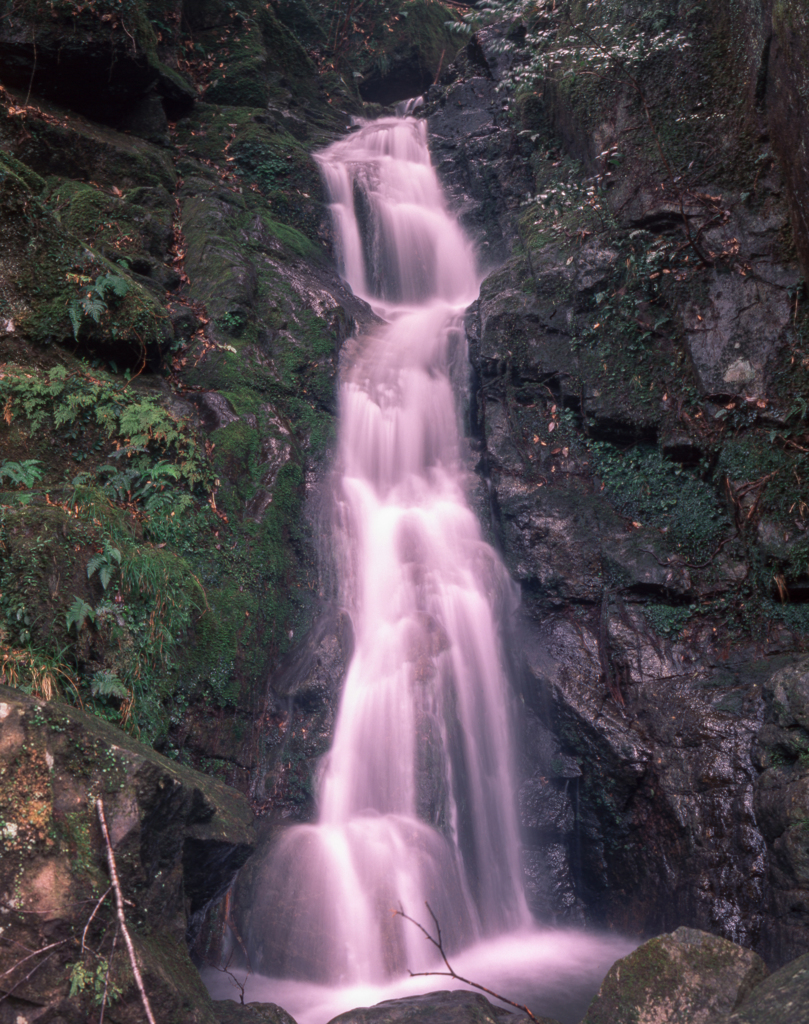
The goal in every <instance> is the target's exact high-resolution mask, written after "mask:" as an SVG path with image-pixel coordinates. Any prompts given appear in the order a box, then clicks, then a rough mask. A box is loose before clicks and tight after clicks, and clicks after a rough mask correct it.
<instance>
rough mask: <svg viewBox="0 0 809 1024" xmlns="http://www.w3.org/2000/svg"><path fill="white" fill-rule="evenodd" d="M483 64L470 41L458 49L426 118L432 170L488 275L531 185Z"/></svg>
mask: <svg viewBox="0 0 809 1024" xmlns="http://www.w3.org/2000/svg"><path fill="white" fill-rule="evenodd" d="M483 37H484V39H487V38H489V37H488V35H487V34H486V33H484V34H483ZM488 56H489V58H490V60H487V57H486V56H485V55H484V52H483V50H482V49H481V45H480V43H479V42H478V41H477V40H475V41H474V42H472V43H470V44H469V45H468V46H467V47H465V48H463V49H462V50H461V51H460V52H459V54H458V55H457V57H456V58H455V62H454V63H453V64H451V65H449V67H448V68H447V69H446V70H445V72H444V75H443V76H442V82H446V83H448V84H447V85H445V86H444V87H443V88H442V87H440V86H433V87H432V88H431V89H430V90H429V92H428V94H427V111H428V115H429V121H428V124H429V132H430V139H431V148H432V152H433V163H434V164H435V167H436V170H437V172H438V175H439V177H440V179H441V182H442V184H443V186H444V188H445V189H446V190H447V193H448V197H449V200H450V203H451V204H452V206H453V208H454V209H455V210H457V212H458V214H459V217H460V220H461V223H462V224H463V225H464V227H465V228H466V230H467V231H468V232H469V234H470V235H471V236H472V237H473V238H474V239H475V240H476V241H477V243H478V247H479V251H480V258H481V262H482V263H483V264H484V265H485V266H489V267H492V266H495V265H496V264H497V263H498V262H500V261H501V260H502V259H503V258H504V257H505V255H506V254H507V253H508V252H509V250H510V247H511V241H512V238H513V234H514V220H515V214H516V211H517V210H518V209H519V204H520V202H521V201H522V200H523V199H524V198H525V195H526V193H527V192H529V191H530V188H531V177H530V170H529V166H528V162H527V156H528V150H527V148H526V146H525V144H524V143H523V142H522V140H520V139H519V138H518V137H517V136H516V135H515V133H514V132H513V131H510V130H509V112H508V111H509V104H508V100H507V98H506V97H505V94H502V93H498V91H497V83H498V79H499V77H500V76H499V73H498V68H497V64H496V62H495V60H494V57H493V55H492V53H491V52H490V51H489V53H488Z"/></svg>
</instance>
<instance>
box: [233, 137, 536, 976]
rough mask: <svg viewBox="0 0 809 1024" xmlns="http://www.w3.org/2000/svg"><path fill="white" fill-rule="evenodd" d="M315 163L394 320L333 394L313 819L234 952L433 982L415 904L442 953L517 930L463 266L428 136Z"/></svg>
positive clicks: (469, 262)
mask: <svg viewBox="0 0 809 1024" xmlns="http://www.w3.org/2000/svg"><path fill="white" fill-rule="evenodd" d="M317 159H318V160H319V163H320V166H321V168H322V172H323V177H324V180H325V182H326V186H327V189H328V192H329V196H330V199H331V212H332V216H333V220H334V225H335V229H336V235H337V244H338V251H339V260H340V268H341V273H342V274H343V276H344V277H345V279H346V280H347V281H348V283H349V284H350V285H351V287H352V289H353V290H354V292H355V294H357V295H358V296H361V297H362V298H365V299H366V300H367V301H368V302H369V303H370V304H371V305H372V307H373V308H374V310H375V311H376V312H377V313H378V314H379V315H380V316H381V317H382V318H384V319H385V320H386V321H387V323H386V324H385V325H384V326H383V327H381V328H379V329H378V330H376V331H375V332H374V333H373V334H371V335H370V336H368V337H363V338H358V339H355V340H354V341H353V342H352V350H353V351H352V355H351V358H350V361H349V362H350V365H349V366H348V367H347V368H346V369H345V371H344V373H343V377H342V385H341V397H340V435H339V436H340V443H339V462H338V466H337V472H338V476H339V486H338V494H337V502H336V508H337V514H336V517H335V518H336V522H335V526H334V549H335V553H336V556H337V560H338V564H339V565H340V566H341V572H342V577H343V578H342V582H341V587H342V594H341V599H342V602H343V603H344V606H345V607H346V608H347V609H348V610H349V612H350V615H351V618H352V620H353V624H354V631H355V640H356V645H355V653H354V656H353V660H352V661H351V664H350V667H349V669H348V673H347V677H346V680H345V685H344V690H343V694H342V698H341V704H340V709H339V713H338V717H337V721H336V725H335V733H334V742H333V746H332V749H331V751H330V753H329V755H328V759H327V763H326V764H325V766H324V769H323V773H322V776H321V779H320V784H319V792H318V807H319V817H318V821H317V822H316V823H315V824H311V825H303V826H295V827H292V828H290V829H288V830H287V831H286V832H285V833H284V834H283V835H282V836H281V838H280V839H279V840H278V842H277V844H276V846H275V848H274V852H273V854H272V855H271V857H270V859H269V861H268V862H267V864H266V866H265V868H264V870H262V872H261V876H260V880H259V883H258V884H259V885H260V887H261V892H260V896H257V898H258V899H260V901H261V903H262V905H265V906H266V907H267V913H266V914H262V915H261V918H262V919H261V920H260V921H258V922H257V921H256V918H257V917H258V916H259V915H256V914H253V915H252V918H251V922H252V923H251V926H250V931H249V933H248V934H247V935H246V936H245V938H246V940H247V945H248V948H249V950H250V955H251V961H252V964H253V967H254V969H258V970H260V971H261V972H263V973H266V974H272V975H273V976H275V977H287V978H298V979H301V980H307V981H317V982H322V983H325V984H329V985H335V984H340V985H346V984H352V983H357V982H364V981H381V980H384V979H385V978H386V977H388V976H390V975H392V974H396V973H404V971H405V969H406V968H411V969H418V968H419V967H420V966H422V967H423V966H425V965H426V963H427V961H426V959H425V958H426V955H427V952H428V949H429V947H427V946H426V944H425V942H424V939H423V937H422V936H421V935H420V934H419V933H418V931H417V930H416V929H415V928H413V926H412V925H410V924H407V923H406V922H404V921H402V919H401V918H396V917H394V916H393V914H392V911H393V910H394V909H396V908H397V907H400V906H402V907H404V909H405V910H406V911H407V912H408V913H410V914H412V915H413V916H414V917H417V918H419V919H426V910H425V901H427V902H429V904H430V906H431V908H432V909H433V911H434V912H435V914H436V917H437V918H438V920H439V922H440V924H441V928H442V932H443V937H444V941H445V945H446V947H447V949H448V950H457V949H459V948H461V947H463V946H466V945H469V944H471V943H473V942H474V941H477V940H479V939H481V938H485V937H489V936H493V935H497V934H499V933H502V932H505V931H511V930H514V929H516V928H519V927H524V926H526V925H527V924H528V923H529V921H530V915H529V913H528V910H527V908H526V904H525V901H524V898H523V894H522V882H521V870H520V843H519V835H518V826H517V820H516V813H515V808H514V783H513V779H512V774H511V756H512V744H511V739H510V729H509V713H508V705H509V695H508V683H507V680H506V678H505V675H504V671H503V657H502V651H501V649H500V641H499V639H498V630H497V621H498V618H499V617H500V616H502V615H504V614H509V613H513V611H514V610H515V609H516V605H517V591H516V588H515V586H514V584H513V583H512V582H511V580H510V579H509V578H508V575H507V573H506V571H505V569H504V568H503V566H502V564H501V563H500V561H499V559H498V558H497V556H496V554H495V553H494V551H493V550H492V549H491V547H489V545H487V544H486V543H485V542H484V540H483V538H482V536H481V531H480V527H479V525H478V522H477V520H476V518H475V516H474V514H473V513H472V511H471V510H470V508H469V507H468V505H467V502H466V500H465V494H464V483H465V472H464V468H463V464H462V460H461V457H460V439H459V431H458V419H459V417H458V413H457V411H456V409H455V403H454V396H453V390H452V387H451V383H450V376H451V369H452V365H453V361H455V362H457V361H458V360H461V359H464V358H465V354H466V353H465V347H464V333H463V327H462V314H463V310H464V309H465V307H466V306H468V305H469V303H471V302H472V301H473V300H474V299H475V297H476V295H477V292H478V288H479V284H480V279H479V277H478V274H477V271H476V267H475V260H474V254H473V251H472V247H471V245H470V243H469V241H468V240H467V239H466V238H465V237H464V235H463V233H462V231H461V229H460V227H459V225H458V224H457V222H456V220H455V218H454V217H452V216H451V215H450V214H449V212H448V211H447V209H446V206H445V202H444V198H443V194H442V191H441V187H440V185H439V183H438V180H437V177H436V174H435V171H434V170H433V168H432V166H431V164H430V158H429V151H428V148H427V138H426V125H425V123H424V122H423V121H417V120H415V119H413V118H411V117H405V118H383V119H381V120H378V121H375V122H372V123H366V124H364V125H362V126H361V127H360V129H359V130H358V131H355V132H354V133H353V134H352V135H350V136H348V137H347V138H345V139H342V140H340V141H338V142H335V143H334V144H333V145H331V146H330V147H329V148H328V149H326V150H325V151H323V152H322V153H320V154H319V155H318V158H317ZM425 923H429V922H427V921H426V920H425Z"/></svg>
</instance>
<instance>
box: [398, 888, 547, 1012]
mask: <svg viewBox="0 0 809 1024" xmlns="http://www.w3.org/2000/svg"><path fill="white" fill-rule="evenodd" d="M424 906H425V907H426V908H427V910H428V911H429V914H430V917H431V918H432V919H433V924H434V925H435V932H436V935H437V936H438V938H437V939H436V938H433V936H432V935H430V933H429V932H428V931H427V929H426V928H425V927H424V925H422V924H419V922H418V921H417V920H416V919H415V918H413V917H410V916H409V915H408V914H406V913H405V912H404V908H403V907H402V905H401V903H400V904H399V909H398V910H394V912H393V914H394V916H395V917H403V918H404V919H405V921H409V922H410V923H411V924H414V925H415V926H416V927H417V928H418V930H419V931H420V932H421V933H422V934H423V935H424V937H425V938H426V939H427V941H428V942H431V943H432V944H433V945H434V946H435V948H436V949H437V950H438V952H439V953H440V954H441V959H442V960H443V961H444V964H445V965H446V968H447V969H446V970H445V971H411V970H408V972H407V973H408V974H409V975H410V977H411V978H433V977H438V978H454V979H455V980H456V981H460V982H462V984H464V985H471V986H472V988H476V989H479V990H480V991H481V992H485V993H486V994H487V995H489V996H492V998H493V999H499V1000H500V1002H501V1003H507V1004H508V1005H509V1006H514V1007H516V1008H517V1009H518V1010H523V1011H524V1012H525V1013H527V1014H528V1016H529V1017H530V1018H531V1020H533V1021H536V1022H537V1024H540V1021H539V1018H538V1017H536V1016H535V1015H534V1014H533V1013H531V1011H530V1010H529V1009H528V1007H527V1006H525V1005H524V1004H523V1003H515V1002H514V1000H513V999H506V997H505V996H501V995H500V994H499V992H493V991H492V990H491V989H490V988H486V986H485V985H479V984H478V983H477V982H476V981H470V980H469V978H462V977H461V975H460V974H458V973H457V972H456V971H455V970H454V968H453V967H452V964H451V963H450V962H449V960H448V959H447V954H446V953H445V952H444V943H443V940H442V938H441V926H440V925H439V923H438V918H437V917H436V916H435V914H434V913H433V908H432V907H431V906H430V904H429V903H427V902H426V901H425V903H424Z"/></svg>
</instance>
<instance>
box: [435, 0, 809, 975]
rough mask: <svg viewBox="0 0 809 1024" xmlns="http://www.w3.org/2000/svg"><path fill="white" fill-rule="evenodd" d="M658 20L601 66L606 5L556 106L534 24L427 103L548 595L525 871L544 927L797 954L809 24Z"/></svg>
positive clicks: (528, 565) (479, 340) (476, 419)
mask: <svg viewBox="0 0 809 1024" xmlns="http://www.w3.org/2000/svg"><path fill="white" fill-rule="evenodd" d="M579 6H580V7H582V5H579ZM607 6H609V5H607ZM616 10H617V9H616ZM609 11H610V12H612V8H611V7H610V8H609ZM655 11H658V9H657V8H655ZM568 13H569V12H568ZM602 13H604V12H602ZM624 13H625V12H624ZM658 13H659V14H660V16H661V18H662V19H663V20H662V21H661V24H660V26H658V30H659V28H660V27H667V29H668V31H670V32H674V31H683V32H685V31H686V30H687V32H688V33H689V35H688V38H689V40H690V43H689V44H688V46H687V48H686V49H678V50H677V51H676V52H675V51H663V52H661V53H658V54H656V55H655V57H654V59H650V60H648V61H647V62H646V63H643V62H641V63H640V65H639V66H638V67H634V66H633V69H632V71H631V73H630V71H629V70H628V69H627V68H626V66H625V65H621V64H620V63H619V59H618V58H615V59H610V58H605V60H603V61H602V62H601V64H600V65H599V73H598V74H597V75H593V74H592V72H591V74H590V77H589V78H588V77H586V76H582V75H575V74H573V73H572V71H573V69H574V61H575V60H576V59H581V58H580V55H581V53H582V52H583V49H582V47H583V44H582V38H583V36H582V34H581V30H574V28H573V27H572V26H573V25H574V24H575V23H576V19H577V18H578V19H585V21H586V17H587V11H586V10H585V9H584V8H583V7H582V9H581V10H578V12H577V14H576V17H574V18H568V20H567V21H566V20H565V17H564V16H563V15H560V16H559V17H558V18H557V21H556V22H553V23H552V27H553V29H554V32H555V35H554V36H552V37H551V38H552V40H555V45H556V46H557V50H558V51H559V56H558V59H557V60H556V62H555V63H548V64H547V65H546V67H550V68H551V69H552V70H550V71H547V72H546V74H545V78H544V81H542V82H541V83H540V86H538V87H537V88H536V89H535V90H534V91H533V92H532V93H529V94H523V95H522V96H519V97H518V98H517V99H516V100H515V98H514V94H513V93H512V92H510V91H509V89H508V88H507V87H506V88H504V86H507V85H508V80H509V77H510V76H511V77H512V78H513V77H514V75H515V73H519V71H520V68H521V67H524V66H526V65H527V64H528V63H529V62H530V60H531V59H532V51H531V48H530V42H531V38H532V37H531V35H530V32H531V31H532V28H534V29H535V27H536V26H533V27H532V25H531V23H530V22H527V23H526V26H527V28H528V30H529V35H528V41H527V42H523V36H524V35H525V31H524V30H523V33H522V36H521V35H520V33H519V32H515V30H514V27H513V26H511V27H509V26H494V27H489V28H486V29H483V30H481V31H479V32H478V34H477V35H476V36H475V37H473V39H472V40H471V42H470V43H469V45H468V46H467V47H466V49H465V50H464V51H462V52H461V53H460V54H459V55H458V57H457V58H456V61H455V63H454V64H453V66H452V67H451V68H449V69H447V70H446V72H445V74H444V76H443V78H442V84H441V85H440V86H436V87H434V88H433V89H431V91H430V95H429V102H428V116H429V124H430V132H431V137H432V140H433V149H434V153H435V160H436V164H437V166H438V167H439V170H440V172H441V174H442V176H443V178H444V180H445V182H446V185H447V188H448V190H449V192H450V195H451V198H452V202H453V203H454V205H455V208H456V209H457V210H458V211H459V214H460V216H461V218H462V219H463V220H464V221H465V223H466V224H467V226H468V227H469V229H470V230H471V231H472V232H473V233H475V234H476V236H477V237H478V239H479V241H480V245H481V251H482V253H483V254H484V255H483V260H484V262H488V264H489V266H493V267H494V269H493V271H492V272H491V273H490V275H489V276H488V278H487V279H486V281H485V282H484V284H483V287H482V290H481V296H480V300H479V302H478V303H477V304H476V306H475V307H473V308H472V309H471V310H470V312H469V318H468V335H469V345H470V356H471V361H472V367H473V378H472V394H471V405H470V409H469V435H470V451H471V453H472V458H473V462H474V461H476V462H477V469H478V472H479V473H480V474H481V476H482V478H483V479H484V481H485V484H486V489H485V492H481V494H482V497H481V499H480V513H481V516H482V518H483V520H484V522H485V523H486V524H487V526H488V529H489V531H490V536H491V539H492V542H493V543H494V544H495V545H496V546H497V547H498V548H499V549H500V550H501V552H502V554H503V557H504V558H505V561H506V564H507V565H508V567H509V569H510V570H511V572H512V574H513V576H514V577H515V579H517V580H518V581H519V582H520V584H521V587H522V593H523V622H522V624H521V625H520V626H519V627H518V628H517V630H516V635H515V642H514V644H512V646H515V647H516V648H518V649H520V650H521V651H522V658H521V662H520V664H519V665H517V666H515V675H517V676H519V678H520V680H521V682H520V704H521V708H520V715H519V719H520V721H521V722H522V723H523V726H522V728H523V744H522V750H523V766H522V778H523V781H522V784H521V789H520V803H521V814H522V821H523V826H524V830H525V839H526V854H525V867H526V878H527V885H528V891H529V894H530V896H531V898H532V901H533V906H534V909H535V911H536V912H537V913H539V914H540V916H545V917H554V918H557V919H558V918H559V917H562V918H563V919H564V918H566V919H571V920H583V919H586V920H589V921H592V922H598V923H600V924H606V925H610V926H613V927H619V928H622V929H626V930H628V931H630V932H635V933H639V934H653V933H655V932H658V931H661V930H664V929H669V928H673V927H676V926H677V925H682V924H686V925H690V926H697V927H701V928H704V929H706V930H710V931H714V932H718V933H719V934H722V935H724V936H726V937H727V938H731V939H733V940H735V941H737V942H741V943H743V944H744V945H748V946H753V947H754V948H757V949H758V950H759V951H760V952H761V953H762V954H763V955H764V956H765V957H766V958H768V959H770V960H771V961H776V962H783V961H785V960H787V959H789V958H791V957H793V956H795V955H797V954H798V953H799V952H802V951H803V950H805V949H806V946H807V940H809V931H807V929H808V928H809V916H807V891H806V888H805V887H806V884H807V878H806V874H805V859H806V850H807V847H806V841H807V836H806V835H805V834H804V831H801V830H802V829H804V827H805V826H804V825H803V824H802V823H803V822H804V820H805V815H806V803H805V799H804V797H803V796H802V795H801V794H802V793H803V789H802V787H803V786H804V783H805V779H806V777H807V770H808V769H809V763H807V755H806V746H805V744H806V741H807V739H809V736H807V733H806V732H805V730H804V729H803V726H801V725H800V724H799V722H798V719H797V718H796V717H795V713H794V712H792V711H790V710H784V712H783V715H784V717H783V724H780V725H778V726H776V725H775V724H774V722H776V721H779V722H780V721H781V720H779V719H777V715H778V714H779V711H778V710H774V708H775V707H776V703H774V701H775V702H777V706H778V707H779V708H780V707H781V705H782V703H783V702H782V701H778V699H777V698H774V697H773V694H774V693H775V692H780V690H779V687H781V686H783V685H786V684H784V683H781V682H779V680H781V679H787V678H788V679H789V680H790V682H789V685H790V686H792V687H795V688H797V692H802V687H803V686H804V685H805V684H804V683H803V682H802V680H803V679H804V678H805V677H804V675H803V674H802V673H803V672H804V671H805V669H804V668H803V667H802V666H803V665H804V663H803V662H802V661H801V660H800V658H801V652H802V651H803V650H804V644H805V636H806V627H805V624H804V610H805V605H804V603H803V602H804V592H805V591H804V587H805V580H806V571H807V570H806V558H805V557H804V555H803V551H804V550H805V541H803V539H802V537H803V533H804V530H805V526H806V524H805V522H804V509H805V508H806V507H807V506H806V504H805V496H804V477H803V473H804V470H803V460H804V458H805V456H804V453H803V440H802V439H799V438H798V434H802V432H803V430H804V426H803V423H804V420H803V413H802V412H798V411H797V409H796V407H795V403H796V402H798V404H800V403H801V401H802V398H801V397H800V395H801V393H802V388H804V386H805V385H804V377H803V373H804V370H803V360H805V358H806V357H805V355H804V346H805V344H806V333H805V331H806V326H805V324H806V319H805V318H806V312H805V310H806V306H805V293H804V291H803V286H802V284H801V269H802V267H805V257H804V256H803V255H802V254H803V252H804V248H805V245H806V237H807V235H806V230H805V227H804V226H803V225H802V222H801V217H802V210H803V207H804V205H805V200H806V196H805V191H804V186H803V185H801V183H800V182H799V181H798V176H797V175H796V172H795V170H794V164H795V162H796V157H795V153H796V151H797V149H799V148H800V142H799V141H798V139H799V136H797V135H796V136H794V139H793V142H792V143H791V144H788V143H786V141H785V134H784V128H783V126H784V123H785V119H786V118H787V117H789V118H791V119H792V120H791V122H790V123H791V124H793V125H797V124H798V123H799V120H800V117H801V116H802V107H801V106H800V105H799V104H798V102H797V100H796V98H795V97H796V96H797V94H798V92H799V91H800V89H801V88H802V89H804V90H805V87H806V86H805V82H806V77H805V67H803V69H801V68H800V67H799V66H798V63H796V60H797V59H798V58H797V56H796V55H797V54H799V53H800V52H802V50H801V47H803V48H805V47H806V45H807V40H808V39H809V37H808V36H807V34H806V32H805V29H806V25H805V23H804V16H803V15H802V14H801V13H800V12H798V11H797V8H796V9H795V10H791V11H790V13H789V15H787V12H786V10H779V11H778V12H776V13H775V14H773V12H772V11H771V10H770V9H769V8H768V7H767V5H766V4H765V5H762V6H761V7H759V5H757V4H749V5H746V7H745V10H744V11H741V10H740V8H739V6H738V5H730V4H728V5H723V4H720V5H715V8H714V9H713V10H712V12H711V14H710V16H705V17H703V16H701V15H700V16H698V17H696V18H694V14H693V12H690V13H689V11H687V10H686V7H685V6H682V10H680V7H679V6H678V5H676V4H675V5H668V7H667V8H666V11H665V16H664V14H663V12H662V9H661V10H660V11H658ZM646 15H648V16H651V12H649V11H647V12H646ZM787 23H788V24H789V25H790V29H789V32H788V33H787V34H786V35H785V34H784V32H785V30H784V25H785V24H787ZM541 27H542V26H541ZM544 28H546V29H547V24H545V25H544ZM577 31H579V34H578V35H577V34H576V32H577ZM587 31H588V32H589V30H587ZM787 37H788V40H789V42H788V46H787V47H786V49H782V47H784V46H786V44H785V43H783V42H782V40H784V39H786V38H787ZM509 38H510V39H511V44H512V45H511V47H510V49H509V47H508V46H506V47H505V48H504V42H505V43H508V41H509ZM543 38H545V40H546V42H545V44H544V45H545V46H546V47H547V46H548V45H550V47H551V52H553V45H554V43H553V42H552V43H551V44H548V43H547V36H546V37H543ZM592 38H593V37H592V35H591V34H590V35H587V36H586V37H585V42H586V43H587V44H588V45H590V41H591V40H592ZM577 40H578V42H577ZM577 46H578V47H579V49H578V50H577V49H576V47H577ZM744 47H746V50H745V53H746V57H745V59H742V57H741V56H740V53H741V49H742V48H744ZM756 48H757V49H756ZM754 51H755V52H756V53H757V55H758V56H757V61H756V60H755V59H754V56H753V54H754ZM588 52H589V58H588V59H590V60H591V61H593V60H594V59H595V58H594V57H593V53H592V47H591V49H590V51H588ZM577 54H578V55H579V56H578V57H577V56H576V55H577ZM601 55H602V54H601V51H600V50H597V51H596V56H598V57H600V56H601ZM566 61H567V64H566ZM796 90H797V91H796ZM790 97H791V98H790ZM788 111H789V112H790V113H787V112H788ZM798 552H801V554H800V555H799V554H798ZM784 672H786V673H787V676H784V675H783V674H782V673H784ZM798 680H801V681H798ZM790 692H792V691H790ZM792 699H793V698H790V699H789V700H788V701H786V703H783V707H784V708H791V707H792V704H791V703H790V701H791V700H792ZM796 699H798V701H800V700H801V699H802V698H796ZM773 716H776V718H774V717H773ZM787 722H789V724H787ZM785 729H786V730H787V731H789V730H792V732H789V737H791V738H789V739H788V738H787V733H786V732H784V731H783V730H785ZM779 730H780V731H779ZM770 794H771V795H770Z"/></svg>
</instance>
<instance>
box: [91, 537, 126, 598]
mask: <svg viewBox="0 0 809 1024" xmlns="http://www.w3.org/2000/svg"><path fill="white" fill-rule="evenodd" d="M121 557H122V556H121V551H120V549H119V548H116V547H113V546H112V544H110V543H109V542H105V543H104V550H103V551H102V552H101V554H97V555H93V557H92V558H91V559H90V561H89V562H88V563H87V579H88V580H89V579H91V578H92V576H93V575H94V573H96V572H97V573H98V578H99V580H101V586H102V587H103V588H104V590H106V589H107V587H108V586H109V585H110V582H111V580H112V577H113V574H114V573H115V570H116V568H117V567H118V566H119V565H120V564H121Z"/></svg>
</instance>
